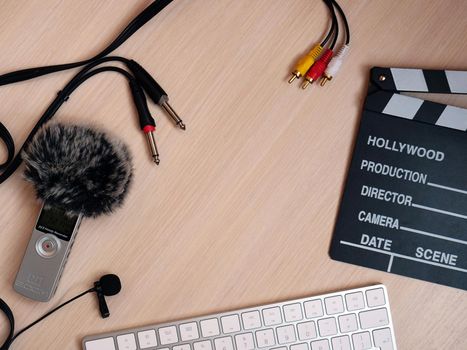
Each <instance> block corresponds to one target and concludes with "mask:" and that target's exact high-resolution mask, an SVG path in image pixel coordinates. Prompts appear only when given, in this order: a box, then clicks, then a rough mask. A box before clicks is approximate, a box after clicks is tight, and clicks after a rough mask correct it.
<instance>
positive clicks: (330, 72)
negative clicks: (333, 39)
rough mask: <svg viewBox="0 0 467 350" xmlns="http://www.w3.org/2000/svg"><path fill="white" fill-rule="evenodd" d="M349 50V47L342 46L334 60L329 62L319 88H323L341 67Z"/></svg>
mask: <svg viewBox="0 0 467 350" xmlns="http://www.w3.org/2000/svg"><path fill="white" fill-rule="evenodd" d="M349 50H350V46H349V45H342V46H341V48H340V49H339V51H337V54H336V55H335V56H334V58H333V59H332V60H331V62H329V65H328V66H327V68H326V70H325V71H324V74H323V77H322V78H321V86H324V85H325V84H326V83H327V82H328V81H329V80H331V79H332V78H333V77H334V76H336V74H337V73H338V72H339V70H340V69H341V67H342V64H343V63H344V60H345V58H346V57H347V55H348V53H349Z"/></svg>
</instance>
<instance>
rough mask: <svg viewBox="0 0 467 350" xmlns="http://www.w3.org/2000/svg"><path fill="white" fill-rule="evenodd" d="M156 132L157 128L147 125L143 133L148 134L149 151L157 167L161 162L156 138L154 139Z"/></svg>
mask: <svg viewBox="0 0 467 350" xmlns="http://www.w3.org/2000/svg"><path fill="white" fill-rule="evenodd" d="M155 131H156V127H155V126H152V125H146V126H145V127H144V128H143V132H144V133H145V134H146V138H147V140H148V145H149V151H150V152H151V155H152V159H153V161H154V163H156V165H159V163H160V162H161V160H160V158H159V151H158V149H157V144H156V138H155V137H154V132H155Z"/></svg>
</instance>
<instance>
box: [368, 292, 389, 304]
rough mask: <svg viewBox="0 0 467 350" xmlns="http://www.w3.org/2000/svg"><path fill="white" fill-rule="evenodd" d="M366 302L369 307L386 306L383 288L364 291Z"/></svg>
mask: <svg viewBox="0 0 467 350" xmlns="http://www.w3.org/2000/svg"><path fill="white" fill-rule="evenodd" d="M366 301H367V302H368V306H369V307H376V306H383V305H384V304H386V300H385V299H384V290H383V288H376V289H370V290H367V291H366Z"/></svg>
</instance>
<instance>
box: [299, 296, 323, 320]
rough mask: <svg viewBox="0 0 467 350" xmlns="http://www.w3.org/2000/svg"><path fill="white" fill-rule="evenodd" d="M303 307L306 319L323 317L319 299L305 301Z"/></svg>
mask: <svg viewBox="0 0 467 350" xmlns="http://www.w3.org/2000/svg"><path fill="white" fill-rule="evenodd" d="M304 306H305V316H306V318H315V317H321V316H323V315H324V311H323V304H322V303H321V300H319V299H316V300H311V301H307V302H305V304H304Z"/></svg>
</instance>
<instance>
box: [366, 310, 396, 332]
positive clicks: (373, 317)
mask: <svg viewBox="0 0 467 350" xmlns="http://www.w3.org/2000/svg"><path fill="white" fill-rule="evenodd" d="M359 317H360V325H361V327H362V328H363V329H368V328H375V327H382V326H386V325H388V324H389V318H388V311H387V310H386V309H385V308H382V309H375V310H371V311H362V312H360V314H359Z"/></svg>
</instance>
